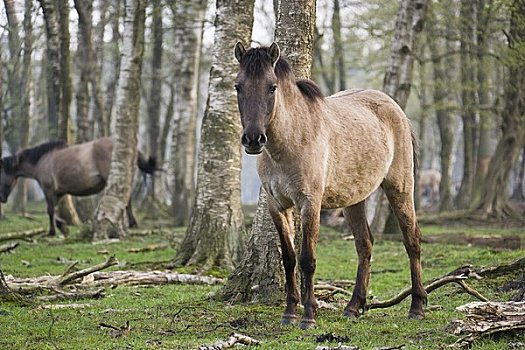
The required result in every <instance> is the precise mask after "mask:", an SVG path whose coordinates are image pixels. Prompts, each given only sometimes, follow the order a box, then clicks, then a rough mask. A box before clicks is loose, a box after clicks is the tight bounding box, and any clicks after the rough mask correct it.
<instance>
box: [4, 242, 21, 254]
mask: <svg viewBox="0 0 525 350" xmlns="http://www.w3.org/2000/svg"><path fill="white" fill-rule="evenodd" d="M18 245H19V243H18V242H12V243H7V244H2V245H0V253H7V252H10V251H11V250H14V249H15V248H16V247H18Z"/></svg>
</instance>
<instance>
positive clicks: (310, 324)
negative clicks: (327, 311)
mask: <svg viewBox="0 0 525 350" xmlns="http://www.w3.org/2000/svg"><path fill="white" fill-rule="evenodd" d="M315 325H316V322H315V320H314V319H308V318H306V319H305V318H303V319H302V320H301V324H300V325H299V328H301V329H302V330H307V329H312V328H315Z"/></svg>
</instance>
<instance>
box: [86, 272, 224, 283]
mask: <svg viewBox="0 0 525 350" xmlns="http://www.w3.org/2000/svg"><path fill="white" fill-rule="evenodd" d="M173 283H189V284H207V285H216V284H222V283H224V280H223V279H222V278H216V277H210V276H200V275H190V274H184V273H177V272H173V271H169V270H167V271H131V270H130V271H111V272H96V273H93V274H91V275H89V276H88V277H87V278H85V279H84V280H83V281H82V284H84V285H90V286H109V285H122V284H125V285H149V284H153V285H163V284H173Z"/></svg>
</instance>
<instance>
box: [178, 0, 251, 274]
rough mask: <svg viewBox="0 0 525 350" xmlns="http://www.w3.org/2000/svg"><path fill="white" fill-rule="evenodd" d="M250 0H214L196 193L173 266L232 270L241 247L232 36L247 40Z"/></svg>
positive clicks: (238, 137)
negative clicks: (208, 81) (211, 40)
mask: <svg viewBox="0 0 525 350" xmlns="http://www.w3.org/2000/svg"><path fill="white" fill-rule="evenodd" d="M253 10H254V1H253V0H245V1H243V6H240V4H239V1H236V0H235V1H234V0H217V10H216V17H215V43H214V46H213V59H212V67H211V73H210V83H209V88H208V91H209V95H208V102H207V105H206V111H205V114H204V118H203V121H202V128H201V139H200V148H199V149H200V151H199V159H198V171H197V195H196V198H195V204H194V206H193V210H192V216H191V220H190V225H189V226H188V229H187V231H186V236H185V237H184V240H183V242H182V244H181V245H180V246H179V248H178V250H177V255H176V256H175V258H174V260H173V262H172V265H173V266H180V265H186V266H195V267H196V268H197V269H199V270H200V271H207V270H209V269H211V268H213V267H219V268H226V269H233V267H234V266H235V264H236V263H238V262H239V260H240V254H241V252H242V251H243V250H244V248H245V247H244V243H245V229H244V222H243V221H244V216H243V213H242V207H241V184H240V169H241V145H240V142H239V140H240V133H241V123H240V118H239V117H238V113H237V103H236V98H235V93H234V89H233V85H234V83H233V82H234V79H235V73H236V69H237V65H236V61H235V59H234V58H233V57H232V56H233V54H232V50H233V47H234V46H235V43H236V42H237V40H242V41H244V42H249V39H250V32H251V29H252V25H253Z"/></svg>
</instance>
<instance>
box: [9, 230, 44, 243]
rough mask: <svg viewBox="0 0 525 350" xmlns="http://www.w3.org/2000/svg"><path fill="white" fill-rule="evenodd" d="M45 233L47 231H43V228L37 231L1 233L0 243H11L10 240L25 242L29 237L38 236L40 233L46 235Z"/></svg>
mask: <svg viewBox="0 0 525 350" xmlns="http://www.w3.org/2000/svg"><path fill="white" fill-rule="evenodd" d="M46 232H47V231H46V230H45V229H43V228H37V229H34V230H27V231H20V232H8V233H3V234H2V235H0V242H5V241H12V240H15V239H23V240H27V239H29V238H31V237H34V236H38V235H40V234H42V233H46Z"/></svg>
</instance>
